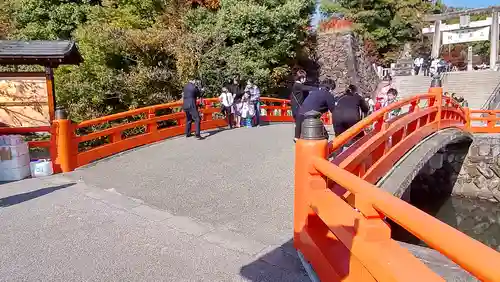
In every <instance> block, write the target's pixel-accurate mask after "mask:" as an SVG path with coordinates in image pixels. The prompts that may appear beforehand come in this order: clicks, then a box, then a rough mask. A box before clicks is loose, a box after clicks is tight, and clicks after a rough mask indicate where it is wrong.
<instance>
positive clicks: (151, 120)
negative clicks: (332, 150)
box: [0, 97, 331, 173]
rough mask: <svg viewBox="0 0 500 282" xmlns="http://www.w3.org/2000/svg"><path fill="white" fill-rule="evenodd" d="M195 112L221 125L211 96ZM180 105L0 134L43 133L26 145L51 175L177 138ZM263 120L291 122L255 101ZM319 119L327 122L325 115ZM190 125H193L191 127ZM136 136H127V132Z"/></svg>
mask: <svg viewBox="0 0 500 282" xmlns="http://www.w3.org/2000/svg"><path fill="white" fill-rule="evenodd" d="M202 104H203V106H202V108H201V109H200V113H201V116H202V122H201V128H202V130H207V129H214V128H220V127H224V126H227V122H226V120H225V119H224V118H223V117H222V115H219V114H218V113H219V112H220V105H219V101H218V99H217V98H210V99H203V100H202ZM181 106H182V102H180V101H179V102H173V103H167V104H161V105H155V106H150V107H144V108H139V109H135V110H130V111H127V112H123V113H118V114H113V115H109V116H105V117H100V118H96V119H92V120H86V121H83V122H80V123H72V122H71V121H70V120H67V119H59V120H54V121H53V123H52V125H51V126H43V127H35V128H33V127H17V128H11V127H3V128H0V135H7V134H29V133H35V132H48V133H50V134H51V138H50V141H30V142H29V146H30V147H32V148H33V147H46V148H49V149H50V155H51V159H52V160H53V165H54V172H56V173H57V172H67V171H71V170H74V169H75V168H77V167H80V166H83V165H86V164H88V163H90V162H93V161H95V160H98V159H102V158H105V157H108V156H111V155H113V154H116V153H119V152H122V151H125V150H128V149H131V148H135V147H138V146H142V145H146V144H150V143H153V142H156V141H160V140H162V139H166V138H170V137H174V136H178V135H181V134H183V132H184V127H185V124H184V119H185V115H184V112H183V111H182V109H181ZM261 109H262V110H263V111H264V112H265V115H262V116H261V120H262V121H263V122H293V118H292V116H291V110H290V109H291V108H290V101H289V100H285V99H276V98H267V97H262V98H261ZM323 120H324V121H325V122H326V123H331V120H330V119H329V116H327V115H325V117H323ZM193 126H194V125H193ZM134 130H135V131H136V132H130V131H134Z"/></svg>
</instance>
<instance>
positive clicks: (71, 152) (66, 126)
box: [0, 87, 500, 281]
mask: <svg viewBox="0 0 500 282" xmlns="http://www.w3.org/2000/svg"><path fill="white" fill-rule="evenodd" d="M262 102H263V104H264V105H263V106H262V107H263V109H265V111H266V113H267V114H266V116H264V117H263V121H264V122H267V123H278V124H277V125H272V126H264V127H260V128H251V129H236V130H233V131H221V132H219V131H218V130H214V129H220V128H223V127H225V126H227V124H226V121H225V120H224V119H223V118H222V117H220V116H219V115H218V113H219V108H218V106H217V105H216V104H217V101H216V100H215V99H206V100H205V102H204V104H205V106H204V108H203V109H202V110H201V111H202V113H203V122H202V129H204V130H211V131H209V132H210V133H209V134H210V135H214V134H217V135H214V136H209V138H208V139H206V140H204V141H195V140H184V139H179V138H177V139H175V138H172V137H175V136H178V135H182V134H183V131H184V124H183V122H184V114H183V113H182V112H181V111H180V105H181V104H180V103H170V104H164V105H157V106H151V107H146V108H141V109H136V110H132V111H128V112H124V113H119V114H115V115H111V116H106V117H102V118H98V119H94V120H88V121H83V122H80V123H72V122H71V121H70V120H69V119H67V118H66V117H65V116H64V115H61V114H60V115H59V116H58V117H56V120H54V122H53V124H52V125H51V126H48V127H39V128H0V133H1V134H22V133H32V132H46V133H49V134H50V136H51V139H50V141H33V142H30V147H45V148H49V150H50V154H51V157H52V160H54V170H55V171H56V172H58V173H60V172H63V174H57V175H54V176H51V177H47V178H44V179H43V180H42V181H45V182H43V183H44V185H48V186H50V185H56V184H57V183H58V184H60V185H59V186H53V187H52V188H50V187H49V188H43V187H39V186H40V185H41V184H40V183H39V182H35V180H34V179H32V180H23V181H20V182H17V183H11V184H5V185H10V186H4V187H6V188H5V189H3V192H2V197H3V198H2V202H3V203H4V204H3V205H2V206H4V207H7V206H9V207H11V206H12V207H13V208H11V209H5V210H3V212H2V213H0V216H1V218H2V222H3V224H2V225H0V226H2V229H3V232H1V237H0V238H3V240H2V245H3V246H4V247H5V248H6V250H7V251H6V253H4V254H3V255H2V263H0V274H1V275H2V276H3V277H7V276H9V277H13V279H14V280H16V279H17V278H19V279H28V280H31V279H42V280H49V279H51V280H58V279H68V280H72V279H75V280H114V279H117V280H120V279H122V280H158V279H160V280H182V279H184V280H187V281H194V280H197V281H201V280H206V281H221V280H222V281H227V280H240V279H246V280H253V281H279V280H282V281H304V280H307V279H308V277H307V276H306V275H305V272H304V270H303V269H302V267H301V266H300V265H297V261H298V258H297V255H296V253H295V251H294V250H293V249H292V248H290V246H289V244H288V243H286V241H287V240H288V239H289V238H291V237H292V236H293V246H294V247H295V249H296V250H298V251H300V254H301V255H300V256H301V257H302V259H303V261H304V262H305V264H306V269H307V270H308V271H309V272H310V275H311V277H319V279H320V280H321V281H340V280H345V281H442V280H443V277H442V276H444V277H445V278H446V279H448V278H449V277H447V276H446V275H449V273H447V272H446V271H444V272H440V270H439V267H437V268H436V266H432V265H429V262H427V261H425V260H424V261H422V260H420V259H419V258H417V257H415V256H414V255H413V254H412V252H411V250H409V249H407V248H406V247H405V246H404V245H401V244H399V243H398V242H397V241H395V240H393V239H391V228H390V227H389V225H388V224H387V223H386V220H387V219H390V220H392V221H393V222H395V223H397V224H398V225H400V226H401V227H403V228H404V229H406V230H408V231H409V232H410V233H412V234H414V235H415V236H417V237H418V238H420V239H421V240H423V241H424V242H425V243H427V245H428V246H430V247H432V248H433V249H435V250H437V251H438V252H440V253H442V254H443V255H444V256H446V257H447V258H448V259H449V260H451V261H453V262H454V263H456V264H457V265H459V266H460V267H461V268H462V269H464V270H466V271H467V272H468V273H470V274H472V275H473V276H475V277H477V278H478V279H480V280H483V281H500V267H499V266H500V254H499V253H498V252H496V251H495V250H493V249H490V248H489V247H487V246H485V245H483V244H481V243H479V242H478V241H476V240H474V239H472V238H469V237H468V236H466V235H464V234H463V233H461V232H459V231H457V230H455V229H453V228H451V227H450V226H448V225H446V224H444V223H442V222H440V221H439V220H437V219H435V218H433V217H432V216H430V215H428V214H426V213H424V212H422V211H420V210H419V209H417V208H415V207H413V206H411V205H410V204H408V203H407V202H405V201H403V200H401V199H399V198H397V197H395V196H393V195H391V194H390V193H387V192H385V191H383V190H382V189H380V188H379V187H377V183H378V181H379V180H380V179H381V178H383V177H385V176H386V175H387V174H388V173H389V171H390V170H391V168H392V167H393V166H394V165H395V164H396V163H397V162H398V160H401V159H404V158H406V157H407V156H408V155H409V154H411V149H412V148H414V147H418V145H419V144H420V143H421V142H423V140H425V139H426V138H428V137H429V136H433V135H436V134H440V132H444V131H446V130H450V129H453V130H455V131H456V132H458V133H459V135H460V133H463V136H465V137H467V136H469V133H477V132H481V133H491V134H496V133H500V126H497V121H498V118H497V114H498V113H497V112H494V111H478V110H470V109H467V108H462V107H460V106H459V105H458V104H456V103H455V102H454V101H453V100H451V99H449V98H447V97H443V96H442V89H441V88H440V87H433V88H430V89H429V93H425V94H421V95H416V96H414V97H412V98H409V99H406V100H404V101H400V102H397V103H394V104H392V105H390V106H388V107H387V108H383V109H381V110H379V111H377V112H375V113H373V114H372V115H370V116H369V117H367V118H365V119H364V120H362V121H361V122H359V123H358V124H357V125H356V126H354V127H353V128H351V129H349V130H348V131H347V132H345V133H344V134H342V135H340V136H339V137H337V138H335V139H333V141H332V142H330V143H327V141H326V140H316V139H318V138H315V136H305V137H304V138H303V139H300V140H299V141H298V142H297V144H296V146H295V169H294V171H293V170H292V165H291V163H292V161H293V158H292V156H293V149H292V145H291V144H292V143H291V136H292V126H291V125H286V124H282V123H289V122H292V118H291V116H290V113H289V105H288V101H286V100H280V99H272V98H262ZM397 108H401V109H402V112H403V114H401V115H399V116H398V117H396V118H392V119H388V116H389V113H390V112H391V111H392V110H394V109H397ZM59 113H61V112H59ZM478 114H479V115H480V116H477V115H478ZM323 121H324V122H328V118H327V117H325V118H324V119H323ZM361 131H366V132H367V134H366V135H365V136H364V137H363V138H361V139H359V140H358V141H356V142H355V143H354V144H353V145H352V146H350V147H349V148H348V149H347V150H345V151H344V152H340V151H339V149H341V148H342V147H343V146H344V145H346V144H348V143H349V142H350V141H351V140H352V139H353V138H354V136H356V135H358V133H360V132H361ZM316 137H317V136H316ZM165 139H169V140H165ZM162 140H165V141H162ZM159 141H161V142H159ZM158 142H159V143H158ZM152 143H155V144H154V145H152V146H144V145H147V144H152ZM141 146H144V147H141ZM133 148H138V149H134V150H132V151H130V150H131V149H133ZM127 150H128V152H127V153H125V154H119V153H121V152H125V151H127ZM332 152H337V154H336V157H335V158H333V159H332V160H328V158H327V157H328V156H329V155H330V153H332ZM116 154H119V155H116ZM107 157H111V158H107ZM77 168H79V169H77ZM75 169H77V170H76V171H74V170H75ZM292 178H294V181H292ZM75 181H76V182H75ZM293 182H294V187H295V188H294V190H293V189H291V186H292V185H293V184H292V183H293ZM43 183H42V184H43ZM49 184H50V185H49ZM61 185H62V186H61ZM64 185H66V186H64ZM68 185H75V187H76V188H75V187H73V188H67V186H68ZM79 185H80V186H79ZM81 185H85V186H83V187H81ZM63 186H64V187H63ZM54 187H56V188H54ZM289 187H290V189H288V188H289ZM39 188H42V189H39ZM62 188H66V189H64V190H65V191H57V193H55V191H56V190H60V189H61V190H62ZM37 189H38V190H37ZM44 189H45V190H44ZM46 189H48V190H46ZM70 189H74V191H78V192H81V193H83V194H82V195H84V196H85V197H87V198H82V197H83V196H81V197H80V196H75V195H74V194H71V196H70V194H69V193H70V192H68V191H70ZM19 191H22V192H26V193H24V194H22V195H21V196H19V195H16V194H18V193H19ZM37 191H38V192H37ZM40 191H41V192H40ZM52 192H54V193H53V194H51V195H50V196H49V195H47V196H46V198H45V199H46V200H42V199H44V197H40V196H42V195H45V194H48V193H52ZM35 194H36V195H35ZM52 195H55V196H52ZM292 195H294V196H293V197H292ZM50 197H52V200H49V199H51V198H50ZM65 197H69V199H70V200H68V201H66V200H64V201H66V202H63V199H67V198H65ZM292 198H294V200H293V233H292V230H291V228H288V226H291V225H292V222H291V221H292V206H291V203H292ZM34 199H37V200H36V201H35V200H34ZM28 200H30V201H31V200H33V201H32V203H34V204H33V205H35V206H34V207H32V208H28V207H29V206H28V205H27V203H28V202H27V201H28ZM95 200H98V202H95ZM44 201H45V202H44ZM47 201H54V202H47ZM2 202H0V203H2ZM20 203H22V204H23V205H24V206H23V205H17V206H19V207H18V208H14V206H15V205H16V204H20ZM103 203H104V204H106V205H108V206H109V207H112V208H113V209H111V210H108V209H107V208H105V207H104V206H103ZM23 207H24V208H23ZM26 208H28V210H26ZM96 209H97V211H96ZM57 210H59V211H62V214H64V216H62V215H61V214H58V213H57V212H56V211H57ZM66 210H68V211H72V212H68V213H67V216H66ZM128 212H130V214H129V213H128ZM37 214H38V217H37ZM132 214H133V215H138V216H142V218H146V219H147V220H149V221H148V222H149V223H148V224H146V223H144V222H143V221H142V220H141V218H138V217H132V216H131V215H132ZM55 219H57V220H55ZM94 221H97V222H99V224H97V225H95V226H94V225H92V224H91V222H94ZM27 222H36V223H33V226H31V227H28V228H27V229H26V230H28V231H26V230H24V231H23V224H26V223H27ZM66 224H67V225H66ZM70 224H77V225H76V227H75V228H69V227H67V226H69V225H70ZM128 224H130V228H126V229H123V228H124V226H127V225H128ZM163 224H166V226H167V227H168V228H167V229H164V228H165V226H164V225H163ZM47 226H49V227H50V228H56V229H57V231H55V230H52V229H50V228H48V227H47ZM51 230H52V231H51ZM102 230H106V231H105V232H104V231H102ZM174 231H175V234H174ZM25 232H31V233H29V234H38V235H36V236H34V237H30V236H28V235H27V234H28V233H25ZM51 232H56V233H54V234H57V232H60V234H64V236H63V235H61V236H57V235H53V236H52V237H51V235H48V234H52V233H51ZM136 233H137V234H139V235H137V234H136ZM166 238H170V239H169V240H167V239H166ZM188 238H189V239H188ZM72 240H76V241H77V242H75V241H72ZM165 240H167V241H168V242H166V241H165ZM81 242H84V245H83V246H80V245H79V244H81ZM51 244H54V245H51ZM281 244H283V245H281ZM8 245H9V246H11V247H8V248H7V247H6V246H8ZM212 245H213V246H212ZM215 245H217V246H218V247H215ZM280 245H281V246H280ZM12 246H16V247H12ZM27 246H29V247H27ZM51 246H52V247H51ZM221 248H222V249H221ZM276 250H279V251H276ZM254 258H255V259H254ZM252 261H254V262H252ZM237 265H239V266H240V267H241V268H240V269H239V274H235V273H234V272H235V269H234V268H235V267H236V266H237ZM450 265H452V263H451V262H450V264H447V265H446V266H444V268H446V267H450ZM44 269H45V270H44ZM436 269H437V270H436ZM433 270H435V271H436V272H434V271H433ZM440 275H442V276H440Z"/></svg>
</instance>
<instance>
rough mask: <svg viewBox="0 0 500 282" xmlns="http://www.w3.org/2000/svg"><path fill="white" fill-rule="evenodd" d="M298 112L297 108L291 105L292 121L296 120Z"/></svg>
mask: <svg viewBox="0 0 500 282" xmlns="http://www.w3.org/2000/svg"><path fill="white" fill-rule="evenodd" d="M298 112H299V107H298V106H296V105H294V104H292V117H293V119H294V120H297V113H298Z"/></svg>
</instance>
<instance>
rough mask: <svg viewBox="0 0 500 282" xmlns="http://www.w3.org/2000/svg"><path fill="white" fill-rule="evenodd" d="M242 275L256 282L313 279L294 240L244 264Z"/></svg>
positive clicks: (241, 270)
mask: <svg viewBox="0 0 500 282" xmlns="http://www.w3.org/2000/svg"><path fill="white" fill-rule="evenodd" d="M240 275H241V276H243V277H245V278H246V279H248V280H250V281H255V282H257V281H259V282H260V281H287V282H288V281H311V280H310V279H309V276H308V275H307V272H306V270H305V269H304V267H303V266H302V263H301V261H300V259H299V256H298V254H297V251H296V250H295V248H294V247H293V241H292V240H289V241H288V242H286V243H284V244H283V245H281V246H280V247H278V248H276V249H274V250H272V251H271V252H269V253H266V254H265V255H263V256H261V257H259V258H258V259H257V260H255V261H253V262H252V263H250V264H248V265H245V266H243V267H242V268H241V269H240Z"/></svg>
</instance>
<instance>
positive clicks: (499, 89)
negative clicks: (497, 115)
mask: <svg viewBox="0 0 500 282" xmlns="http://www.w3.org/2000/svg"><path fill="white" fill-rule="evenodd" d="M498 104H500V81H499V82H498V84H497V86H496V87H495V89H494V90H493V91H492V92H491V94H490V96H489V97H488V99H487V100H486V102H484V104H483V105H482V106H481V109H484V110H495V109H496V108H497V107H498Z"/></svg>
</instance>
